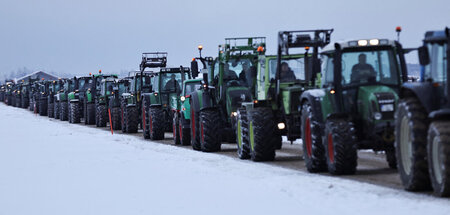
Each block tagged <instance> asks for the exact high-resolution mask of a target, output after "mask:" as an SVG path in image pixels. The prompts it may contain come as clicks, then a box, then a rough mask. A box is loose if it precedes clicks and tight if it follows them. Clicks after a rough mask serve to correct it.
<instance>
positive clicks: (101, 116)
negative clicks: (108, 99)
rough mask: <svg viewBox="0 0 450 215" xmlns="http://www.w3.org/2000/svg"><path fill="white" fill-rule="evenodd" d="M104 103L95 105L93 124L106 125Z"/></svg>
mask: <svg viewBox="0 0 450 215" xmlns="http://www.w3.org/2000/svg"><path fill="white" fill-rule="evenodd" d="M106 116H107V113H106V105H101V104H99V105H97V111H96V112H95V125H96V126H97V127H106V122H107V121H106V118H107V117H106Z"/></svg>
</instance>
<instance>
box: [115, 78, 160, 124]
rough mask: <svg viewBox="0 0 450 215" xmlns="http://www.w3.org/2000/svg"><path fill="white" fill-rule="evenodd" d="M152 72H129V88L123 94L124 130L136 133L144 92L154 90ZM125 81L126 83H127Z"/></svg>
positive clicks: (121, 99)
mask: <svg viewBox="0 0 450 215" xmlns="http://www.w3.org/2000/svg"><path fill="white" fill-rule="evenodd" d="M152 76H153V73H152V72H144V71H137V72H133V73H130V74H128V78H129V79H128V81H127V82H125V83H127V85H128V89H126V90H125V92H124V93H122V94H121V98H120V101H121V102H120V104H121V112H122V114H121V115H122V117H121V118H122V123H121V124H122V125H121V127H122V132H124V133H136V132H138V129H139V125H141V126H142V127H145V125H143V124H142V123H140V122H141V114H140V113H141V107H142V94H144V93H150V92H151V91H152V83H151V79H152ZM125 83H124V85H125Z"/></svg>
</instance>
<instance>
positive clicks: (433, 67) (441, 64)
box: [424, 43, 447, 84]
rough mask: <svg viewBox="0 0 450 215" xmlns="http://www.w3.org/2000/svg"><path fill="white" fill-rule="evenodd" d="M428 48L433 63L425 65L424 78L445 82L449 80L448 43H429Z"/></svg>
mask: <svg viewBox="0 0 450 215" xmlns="http://www.w3.org/2000/svg"><path fill="white" fill-rule="evenodd" d="M427 48H428V52H429V53H430V58H431V61H430V62H431V63H430V64H428V65H426V66H425V73H424V79H425V80H430V79H431V80H433V82H445V81H446V80H447V60H446V59H447V56H446V55H447V53H446V52H447V44H439V43H428V44H427ZM444 84H445V83H444Z"/></svg>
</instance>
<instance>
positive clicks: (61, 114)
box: [59, 102, 69, 121]
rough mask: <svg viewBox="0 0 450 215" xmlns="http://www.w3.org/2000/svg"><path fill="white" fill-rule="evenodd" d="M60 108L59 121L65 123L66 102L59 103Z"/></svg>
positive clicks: (66, 114)
mask: <svg viewBox="0 0 450 215" xmlns="http://www.w3.org/2000/svg"><path fill="white" fill-rule="evenodd" d="M60 108H61V110H60V116H59V119H60V120H61V121H67V116H68V113H67V112H68V110H69V108H68V104H67V102H60Z"/></svg>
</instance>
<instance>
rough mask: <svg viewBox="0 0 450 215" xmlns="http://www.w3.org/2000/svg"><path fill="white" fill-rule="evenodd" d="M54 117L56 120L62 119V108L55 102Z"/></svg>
mask: <svg viewBox="0 0 450 215" xmlns="http://www.w3.org/2000/svg"><path fill="white" fill-rule="evenodd" d="M53 112H54V113H53V116H54V117H55V119H59V117H60V106H59V102H57V101H54V102H53Z"/></svg>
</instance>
